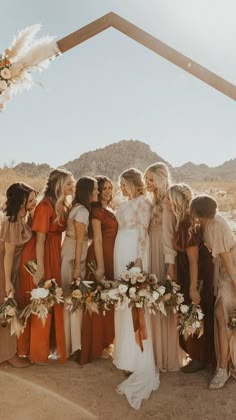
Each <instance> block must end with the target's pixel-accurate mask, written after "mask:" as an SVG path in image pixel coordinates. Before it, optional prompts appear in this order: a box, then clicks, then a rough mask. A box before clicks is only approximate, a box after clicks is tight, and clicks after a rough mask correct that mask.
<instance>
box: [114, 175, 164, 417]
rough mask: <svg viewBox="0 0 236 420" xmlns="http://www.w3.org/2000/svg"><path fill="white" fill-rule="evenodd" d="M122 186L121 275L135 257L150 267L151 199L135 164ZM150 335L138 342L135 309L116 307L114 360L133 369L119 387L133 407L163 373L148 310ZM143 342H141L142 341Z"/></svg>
mask: <svg viewBox="0 0 236 420" xmlns="http://www.w3.org/2000/svg"><path fill="white" fill-rule="evenodd" d="M120 187H121V191H122V194H123V196H124V197H126V198H127V200H126V201H124V202H123V203H122V204H121V206H120V208H119V209H118V210H117V212H116V218H117V221H118V233H117V236H116V241H115V248H114V274H115V278H119V276H120V274H122V273H124V272H125V271H126V270H127V268H126V266H127V264H129V262H131V261H133V262H134V263H135V266H136V267H139V268H140V269H141V270H143V271H148V261H149V255H148V253H149V240H148V226H149V222H150V217H151V203H150V201H149V200H148V198H147V197H146V196H145V184H144V180H143V177H142V173H141V172H140V171H139V170H137V169H134V168H131V169H128V170H126V171H125V172H123V173H122V174H121V176H120ZM144 318H145V323H146V331H147V338H146V339H144V340H143V341H142V343H138V340H137V341H136V336H137V334H135V332H134V325H133V316H132V311H131V309H130V308H129V307H128V303H127V302H126V303H125V305H122V307H121V308H119V309H117V310H116V311H115V352H114V361H113V363H114V364H115V366H116V367H117V368H119V369H123V370H124V371H128V372H131V374H130V376H129V377H128V379H126V380H125V381H124V382H122V383H121V384H120V385H119V386H118V388H117V391H118V392H119V393H121V394H125V395H126V397H127V399H128V401H129V404H130V405H131V407H133V408H135V409H139V407H140V405H141V402H142V400H143V399H148V397H149V395H150V394H151V392H152V391H153V390H156V389H157V388H158V386H159V383H160V381H159V373H158V372H156V371H155V363H154V356H153V350H152V341H151V334H150V317H149V314H148V312H147V311H145V314H144ZM140 344H141V345H140Z"/></svg>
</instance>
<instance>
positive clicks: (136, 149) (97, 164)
mask: <svg viewBox="0 0 236 420" xmlns="http://www.w3.org/2000/svg"><path fill="white" fill-rule="evenodd" d="M157 161H162V162H165V161H164V159H162V158H161V157H160V156H158V155H157V153H155V152H152V151H151V149H150V146H149V145H148V144H146V143H143V142H141V141H138V140H122V141H119V142H118V143H114V144H111V145H110V146H107V147H104V148H102V149H97V150H94V151H92V152H87V153H83V154H82V155H81V156H80V157H79V158H78V159H75V160H72V161H70V162H68V163H66V164H65V165H64V166H65V167H66V168H67V169H68V170H70V171H71V172H72V173H73V174H74V176H75V178H78V177H80V176H82V175H91V176H93V175H98V174H104V175H107V176H108V177H109V178H110V179H112V180H113V181H117V179H118V177H119V175H120V174H121V173H122V172H123V171H124V170H125V169H128V168H131V167H135V168H137V169H140V170H141V171H144V170H145V169H146V168H147V166H148V165H150V164H151V163H154V162H157ZM165 163H166V164H167V165H168V166H170V165H169V164H168V162H165Z"/></svg>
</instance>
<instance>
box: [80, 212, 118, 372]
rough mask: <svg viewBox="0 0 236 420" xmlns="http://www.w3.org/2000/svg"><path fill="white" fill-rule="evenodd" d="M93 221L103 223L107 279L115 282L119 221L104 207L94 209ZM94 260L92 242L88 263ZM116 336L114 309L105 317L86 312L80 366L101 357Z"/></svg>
mask: <svg viewBox="0 0 236 420" xmlns="http://www.w3.org/2000/svg"><path fill="white" fill-rule="evenodd" d="M92 219H98V220H100V221H101V229H102V246H103V258H104V265H105V277H106V279H108V280H113V279H114V269H113V250H114V244H115V238H116V234H117V229H118V223H117V220H116V218H115V215H114V214H113V213H112V212H111V211H109V210H107V209H105V208H103V207H94V208H93V210H92ZM93 260H95V261H96V258H95V251H94V243H93V242H92V243H91V244H90V246H89V249H88V255H87V262H91V261H93ZM114 336H115V332H114V309H113V308H111V309H110V310H109V311H107V312H106V314H105V315H103V314H99V315H98V314H96V313H93V314H92V315H90V314H89V312H88V311H87V312H85V313H84V317H83V324H82V348H81V356H80V364H81V365H83V364H85V363H88V362H92V361H93V360H96V359H98V358H99V357H101V354H102V352H103V350H104V348H106V347H108V346H109V344H111V343H112V342H113V340H114Z"/></svg>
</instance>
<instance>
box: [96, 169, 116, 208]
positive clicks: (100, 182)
mask: <svg viewBox="0 0 236 420" xmlns="http://www.w3.org/2000/svg"><path fill="white" fill-rule="evenodd" d="M95 179H96V181H97V183H98V201H97V202H96V203H93V206H94V207H101V205H102V191H103V188H104V185H105V183H106V182H109V184H110V185H111V188H112V190H113V184H112V181H111V180H110V179H109V178H108V177H107V176H105V175H96V176H95ZM112 198H113V194H112V192H111V197H110V200H108V202H107V204H110V203H111V200H112Z"/></svg>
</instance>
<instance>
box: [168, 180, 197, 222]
mask: <svg viewBox="0 0 236 420" xmlns="http://www.w3.org/2000/svg"><path fill="white" fill-rule="evenodd" d="M168 196H169V200H170V202H171V207H172V211H173V213H174V215H175V217H176V221H177V224H176V230H178V227H179V224H180V222H182V220H183V219H184V218H185V216H186V214H189V207H190V201H191V200H192V198H193V191H192V189H191V187H190V186H189V185H188V184H184V183H179V184H174V185H172V186H171V187H170V188H169V189H168Z"/></svg>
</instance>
